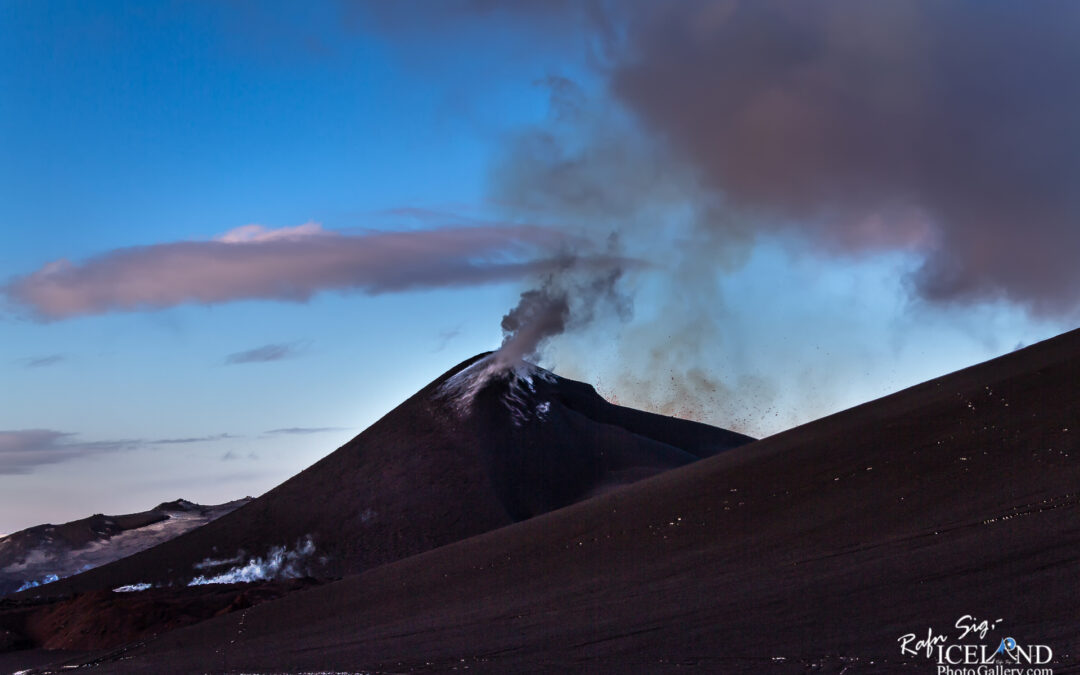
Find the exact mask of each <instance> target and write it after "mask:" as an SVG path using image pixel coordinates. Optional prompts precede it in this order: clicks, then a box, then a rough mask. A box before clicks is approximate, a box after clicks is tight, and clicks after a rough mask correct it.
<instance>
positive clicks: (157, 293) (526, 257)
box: [0, 223, 564, 321]
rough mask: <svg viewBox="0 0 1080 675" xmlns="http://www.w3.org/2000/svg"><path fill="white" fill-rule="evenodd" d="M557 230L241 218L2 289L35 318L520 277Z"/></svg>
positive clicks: (531, 269) (51, 269)
mask: <svg viewBox="0 0 1080 675" xmlns="http://www.w3.org/2000/svg"><path fill="white" fill-rule="evenodd" d="M563 241H564V237H563V235H561V234H559V233H558V232H557V231H555V230H552V229H549V228H542V227H535V226H527V225H505V226H500V227H492V226H475V225H468V226H460V227H449V228H441V229H428V230H420V231H406V232H366V233H361V234H352V233H349V234H346V233H341V232H334V231H330V230H324V229H323V228H322V227H321V226H320V225H318V224H316V223H307V224H305V225H300V226H298V227H283V228H278V229H271V228H266V227H263V226H261V225H245V226H243V227H239V228H236V229H234V230H231V231H229V232H226V233H225V234H223V235H221V236H219V237H217V238H216V239H213V240H209V241H181V242H170V243H162V244H154V245H151V246H135V247H130V248H121V249H114V250H111V251H107V252H105V253H102V254H100V255H97V256H94V257H92V258H89V259H88V260H85V261H82V262H71V261H69V260H63V259H62V260H56V261H54V262H51V263H49V264H47V265H45V266H43V267H41V268H40V269H38V270H37V271H35V272H32V273H30V274H28V275H25V276H21V277H16V278H14V279H12V280H11V281H9V282H8V283H7V284H6V285H5V286H3V287H0V291H2V293H3V294H4V295H5V296H6V297H7V299H8V300H10V301H12V302H13V303H14V304H15V305H17V306H21V307H23V308H25V309H26V310H28V312H29V313H30V314H31V315H32V316H34V317H35V318H37V319H39V320H44V321H50V320H58V319H66V318H70V317H74V316H80V315H88V314H104V313H109V312H131V311H141V310H153V309H161V308H165V307H173V306H176V305H180V304H185V303H198V304H205V305H210V304H217V303H224V302H231V301H235V300H243V299H266V300H279V301H290V302H305V301H307V300H308V299H310V298H311V297H312V296H314V295H315V294H317V293H319V292H322V291H327V290H337V291H358V292H361V293H367V294H372V295H373V294H379V293H389V292H395V291H406V290H412V289H417V288H433V287H448V286H466V285H476V284H484V283H491V282H497V281H505V280H511V279H520V278H522V277H525V276H529V275H531V274H535V273H538V272H543V271H544V270H546V269H549V268H551V266H552V265H553V264H557V261H556V260H554V258H553V256H552V252H553V251H555V250H556V249H557V248H558V247H559V245H560V244H561V243H562V242H563Z"/></svg>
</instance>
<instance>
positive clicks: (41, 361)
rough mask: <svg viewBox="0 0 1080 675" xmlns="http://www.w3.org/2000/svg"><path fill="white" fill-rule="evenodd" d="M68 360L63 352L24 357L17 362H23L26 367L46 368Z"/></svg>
mask: <svg viewBox="0 0 1080 675" xmlns="http://www.w3.org/2000/svg"><path fill="white" fill-rule="evenodd" d="M66 360H67V357H66V356H64V355H63V354H49V355H48V356H28V357H26V358H24V359H19V360H18V361H17V362H18V363H21V364H22V365H23V366H25V367H26V368H45V367H47V366H55V365H56V364H58V363H61V362H63V361H66Z"/></svg>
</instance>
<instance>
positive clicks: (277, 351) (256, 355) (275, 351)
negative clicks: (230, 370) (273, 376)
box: [225, 342, 304, 365]
mask: <svg viewBox="0 0 1080 675" xmlns="http://www.w3.org/2000/svg"><path fill="white" fill-rule="evenodd" d="M303 348H304V343H302V342H282V343H278V344H270V345H263V346H262V347H256V348H254V349H248V350H246V351H242V352H236V353H234V354H229V355H228V356H226V357H225V364H226V365H235V364H239V363H263V362H266V361H282V360H284V359H291V358H295V357H297V356H299V355H300V354H301V353H302V352H303Z"/></svg>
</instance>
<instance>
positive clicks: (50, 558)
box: [0, 497, 251, 596]
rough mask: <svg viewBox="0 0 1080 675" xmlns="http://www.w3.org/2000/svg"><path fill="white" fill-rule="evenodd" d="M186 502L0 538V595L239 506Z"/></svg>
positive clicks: (98, 562)
mask: <svg viewBox="0 0 1080 675" xmlns="http://www.w3.org/2000/svg"><path fill="white" fill-rule="evenodd" d="M250 500H251V498H250V497H248V498H245V499H238V500H236V501H232V502H228V503H226V504H219V505H216V506H202V505H200V504H195V503H192V502H189V501H186V500H184V499H178V500H176V501H172V502H165V503H163V504H159V505H157V506H155V507H154V508H152V509H150V510H149V511H143V512H141V513H132V514H128V515H123V516H106V515H102V514H100V513H99V514H95V515H93V516H90V517H89V518H83V519H82V520H74V521H71V522H70V523H64V524H63V525H52V524H45V525H37V526H35V527H31V528H27V529H25V530H21V531H19V532H15V533H13V534H9V535H7V536H6V537H0V596H3V595H6V594H8V593H12V592H15V591H18V590H25V589H28V588H33V587H38V586H41V585H45V584H48V583H51V582H53V581H56V580H58V579H61V578H64V577H69V576H72V575H74V574H78V573H79V572H83V571H86V570H88V569H92V568H95V567H99V566H101V565H104V564H106V563H110V562H112V561H114V560H118V559H120V558H123V557H125V556H129V555H131V554H133V553H138V552H139V551H142V550H145V549H147V548H150V547H151V546H155V545H157V544H160V543H161V542H163V541H168V540H169V539H172V538H174V537H177V536H179V535H181V534H184V533H185V532H189V531H190V530H192V529H194V528H196V527H199V526H201V525H205V524H206V523H208V522H210V521H212V520H214V519H216V518H220V517H221V516H223V515H225V514H226V513H230V512H231V511H234V510H235V509H237V508H239V507H241V506H243V505H244V504H246V503H248V502H249V501H250Z"/></svg>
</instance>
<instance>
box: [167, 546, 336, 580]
mask: <svg viewBox="0 0 1080 675" xmlns="http://www.w3.org/2000/svg"><path fill="white" fill-rule="evenodd" d="M314 552H315V543H314V542H313V541H312V540H311V537H307V538H305V539H304V540H303V541H301V542H299V543H298V544H297V546H296V548H295V549H294V550H289V549H287V548H285V547H284V546H275V547H274V548H272V549H270V552H269V554H267V556H266V558H261V557H255V558H251V559H249V560H248V561H247V564H245V565H239V566H235V567H232V568H230V569H229V570H227V571H225V572H221V573H220V574H215V575H213V576H209V577H207V576H203V575H201V574H200V575H199V576H197V577H195V578H194V579H192V580H191V581H189V582H188V586H202V585H204V584H249V583H252V582H255V581H272V580H278V579H296V578H298V577H302V576H305V575H306V569H305V566H304V561H305V560H306V559H307V558H308V557H309V556H311V554H312V553H314ZM224 562H225V563H228V562H232V560H228V561H224ZM222 563H223V561H218V560H211V559H209V558H207V559H206V560H203V561H202V562H201V563H199V564H197V565H195V568H196V569H206V568H210V567H215V566H218V565H221V564H222Z"/></svg>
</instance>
